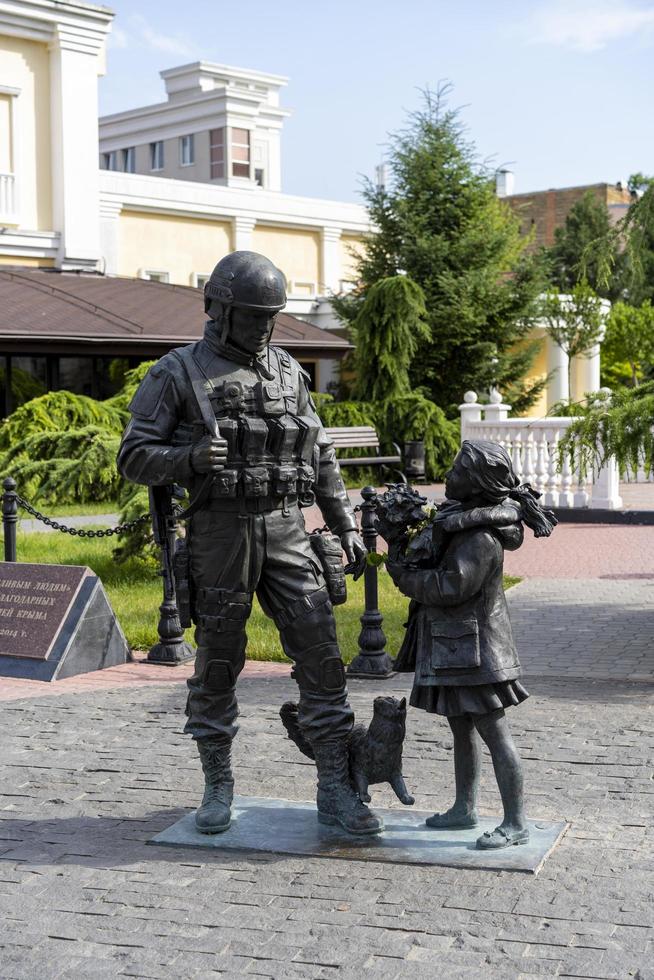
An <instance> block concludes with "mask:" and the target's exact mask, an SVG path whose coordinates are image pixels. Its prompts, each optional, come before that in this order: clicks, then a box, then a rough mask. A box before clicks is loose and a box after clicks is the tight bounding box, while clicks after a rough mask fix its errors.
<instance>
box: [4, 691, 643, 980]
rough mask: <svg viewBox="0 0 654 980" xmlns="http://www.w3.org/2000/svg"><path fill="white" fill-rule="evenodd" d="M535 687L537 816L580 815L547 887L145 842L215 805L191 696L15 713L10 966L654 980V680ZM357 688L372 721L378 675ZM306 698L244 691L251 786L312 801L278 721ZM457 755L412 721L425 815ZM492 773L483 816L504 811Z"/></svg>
mask: <svg viewBox="0 0 654 980" xmlns="http://www.w3.org/2000/svg"><path fill="white" fill-rule="evenodd" d="M409 683H410V678H399V677H396V678H393V679H392V680H391V681H389V682H386V683H385V684H384V687H383V691H384V693H386V694H390V693H395V694H400V693H402V692H406V690H407V689H408V686H409ZM528 684H529V687H530V689H531V691H532V697H531V698H530V700H529V701H527V702H526V703H525V704H524V705H522V706H521V707H520V708H519V709H515V711H514V712H513V713H512V724H513V727H514V731H515V733H516V737H517V742H518V746H519V749H520V751H521V753H522V755H523V757H524V759H525V768H526V785H527V810H528V813H529V814H530V815H532V816H535V817H542V818H561V817H563V818H565V819H567V820H569V821H570V822H571V824H572V826H571V829H570V830H569V832H568V834H567V836H566V837H565V838H564V840H563V842H562V843H561V844H560V846H559V847H558V848H557V850H556V851H555V852H554V854H553V856H552V857H551V858H550V859H549V860H548V861H547V862H546V864H545V866H544V868H543V870H542V871H541V873H540V874H539V876H538V877H536V878H534V877H533V876H529V875H523V874H515V873H509V872H500V873H497V872H495V873H494V872H473V871H455V870H451V869H446V868H424V869H423V868H416V867H407V866H392V865H386V864H363V863H356V862H343V861H332V860H324V859H323V860H320V859H309V860H307V859H299V858H288V857H284V858H281V857H277V856H275V855H264V854H243V855H241V854H235V853H233V852H232V853H229V852H222V853H220V852H219V853H205V852H198V851H196V850H184V849H180V850H172V849H168V848H166V849H164V848H157V847H150V846H146V841H148V840H149V839H150V838H151V837H152V836H153V835H154V834H155V833H157V832H158V831H160V830H161V829H163V828H164V827H166V826H168V825H170V824H171V823H173V822H174V821H175V820H176V819H178V818H179V816H181V814H182V813H183V812H185V810H186V809H187V808H191V807H193V806H195V805H197V801H198V799H199V797H200V795H201V776H200V772H199V766H198V764H197V760H196V758H195V756H194V752H193V747H192V745H191V743H190V742H189V741H188V740H187V739H185V738H184V737H183V736H182V735H181V734H180V731H181V722H182V709H183V703H184V694H185V692H184V687H183V685H182V684H181V683H176V684H168V685H165V686H164V685H152V684H150V685H145V684H141V685H140V686H138V687H132V688H128V687H123V688H121V689H119V690H109V691H101V690H98V691H95V692H93V695H92V696H91V695H90V693H87V694H86V695H85V696H80V694H79V693H77V692H73V693H65V694H64V693H62V694H59V695H57V694H53V695H51V696H49V697H42V698H39V699H35V700H33V699H24V700H17V701H12V702H6V703H4V704H3V711H2V716H1V721H0V728H1V731H0V738H1V740H2V746H3V753H2V769H3V771H2V782H1V784H0V785H1V787H2V797H1V803H0V806H1V809H0V819H1V823H0V903H1V907H2V912H3V921H2V925H0V976H1V977H2V978H3V980H14V978H21V980H22V978H25V980H32V978H35V977H38V978H51V977H52V978H54V977H68V978H86V977H93V978H95V977H118V976H134V977H176V978H185V977H196V976H197V977H210V976H216V975H219V974H221V973H222V974H223V975H226V976H240V975H247V976H258V977H276V978H277V977H279V978H282V977H283V978H285V977H310V978H322V977H353V976H355V975H358V974H363V975H365V976H371V977H405V976H406V977H433V976H441V977H473V976H474V977H483V978H486V977H491V978H495V977H497V978H500V977H501V978H507V977H536V976H538V977H552V976H561V977H597V978H622V977H638V978H640V980H645V978H648V977H653V976H654V970H653V968H652V962H653V958H652V951H653V943H652V939H653V937H654V932H653V931H652V903H651V891H652V887H651V886H652V878H651V869H652V850H651V844H652V830H651V813H652V799H653V793H652V780H651V763H652V748H653V743H654V738H653V735H654V732H653V726H652V714H651V699H650V698H649V690H648V688H647V687H646V686H645V685H642V684H629V683H624V682H619V681H615V682H605V681H597V680H583V679H574V678H573V679H563V680H561V679H558V678H538V677H534V678H529V679H528ZM350 686H351V697H352V702H353V705H354V707H355V710H356V711H357V714H358V716H359V717H360V718H361V719H365V718H367V717H369V715H370V705H371V701H372V698H373V697H374V696H375V695H376V694H377V693H378V692H379V690H380V687H379V685H378V684H373V683H371V682H366V681H352V682H351V685H350ZM293 693H294V687H293V684H292V682H291V681H290V680H289V679H288V677H287V676H279V675H274V674H271V675H269V676H266V675H265V674H263V673H262V674H260V675H257V676H251V677H246V678H245V679H242V680H241V683H240V699H241V706H242V717H241V732H240V734H239V736H238V738H237V740H236V743H235V761H236V772H237V791H238V792H240V793H243V794H253V795H256V794H258V795H261V794H263V795H267V796H286V797H288V798H291V799H297V800H307V799H311V798H312V796H313V784H314V771H313V767H312V766H311V764H309V763H308V762H307V761H306V760H304V759H303V757H301V756H300V755H299V754H298V753H297V750H296V749H295V747H294V746H293V745H292V744H291V743H290V742H287V741H285V740H284V738H283V737H282V731H281V726H280V722H279V719H278V717H277V708H278V706H279V705H280V704H281V703H282V701H283V700H285V699H286V698H287V697H289V696H293ZM451 764H452V763H451V743H450V737H449V729H448V728H447V726H446V724H445V723H444V722H443V721H442V720H441V721H439V720H436V719H434V718H430V717H429V716H426V715H424V714H422V713H421V712H418V711H411V712H410V715H409V734H408V739H407V745H406V749H405V761H404V770H405V773H406V778H407V783H408V785H409V786H410V788H411V789H412V791H414V792H415V794H416V805H417V806H418V807H424V808H428V809H430V808H434V809H436V808H442V807H443V806H445V805H447V804H448V803H449V801H450V794H451V785H452V773H451ZM489 770H490V764H489V760H488V759H485V767H484V779H483V782H482V789H481V793H482V797H481V804H482V806H481V809H482V811H483V812H487V813H497V812H498V805H499V804H498V798H497V793H496V790H495V788H494V785H493V779H492V774H491V772H490V771H489ZM375 801H376V802H377V803H378V804H379V805H380V806H386V805H394V800H393V798H392V797H391V795H390V793H389V792H388V791H386V790H383V791H380V792H377V793H376V794H375Z"/></svg>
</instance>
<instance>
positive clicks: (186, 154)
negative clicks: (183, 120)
mask: <svg viewBox="0 0 654 980" xmlns="http://www.w3.org/2000/svg"><path fill="white" fill-rule="evenodd" d="M194 144H195V141H194V139H193V134H192V133H191V135H190V136H180V138H179V162H180V165H181V166H182V167H190V166H192V165H193V164H194V163H195V145H194Z"/></svg>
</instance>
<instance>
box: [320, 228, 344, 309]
mask: <svg viewBox="0 0 654 980" xmlns="http://www.w3.org/2000/svg"><path fill="white" fill-rule="evenodd" d="M341 234H342V232H341V229H340V228H332V227H325V228H323V229H322V232H321V235H320V251H321V263H320V283H319V284H318V291H319V293H321V294H322V295H323V296H326V295H329V293H339V292H340V291H341Z"/></svg>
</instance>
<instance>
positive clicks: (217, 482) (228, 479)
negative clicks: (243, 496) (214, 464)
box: [211, 470, 238, 497]
mask: <svg viewBox="0 0 654 980" xmlns="http://www.w3.org/2000/svg"><path fill="white" fill-rule="evenodd" d="M237 493H238V470H221V471H220V473H216V475H215V477H214V479H213V486H212V489H211V496H212V497H236V495H237Z"/></svg>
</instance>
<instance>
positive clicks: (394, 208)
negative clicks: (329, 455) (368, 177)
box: [335, 86, 544, 415]
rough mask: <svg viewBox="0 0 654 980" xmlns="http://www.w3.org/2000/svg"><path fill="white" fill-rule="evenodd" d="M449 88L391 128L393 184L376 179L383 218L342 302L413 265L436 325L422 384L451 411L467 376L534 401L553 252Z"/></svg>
mask: <svg viewBox="0 0 654 980" xmlns="http://www.w3.org/2000/svg"><path fill="white" fill-rule="evenodd" d="M448 94H449V86H442V87H440V88H439V90H438V91H437V92H435V93H434V92H430V91H427V92H425V93H424V96H423V105H422V108H421V109H420V110H419V111H417V112H415V113H414V114H412V115H411V116H410V117H409V121H408V125H407V127H406V128H405V129H404V130H403V131H401V132H399V133H397V134H395V135H394V136H392V137H391V141H390V148H389V161H388V166H389V170H390V173H391V175H392V182H391V185H390V186H389V187H386V188H384V187H376V186H375V185H373V184H372V183H371V182H370V181H368V182H366V184H365V187H364V197H365V200H366V203H367V206H368V211H369V214H370V218H371V221H372V224H373V226H374V228H375V230H374V232H373V233H371V234H370V236H369V237H368V238H367V240H366V249H365V252H364V253H363V254H362V255H361V256H360V257H359V258H358V260H357V274H358V283H357V287H356V289H355V290H354V291H353V293H351V294H350V295H348V296H345V297H342V298H341V299H340V300H337V301H336V303H335V306H336V310H337V313H338V314H339V315H340V316H341V317H342V318H343V319H344V320H345V321H346V322H349V323H352V322H354V320H355V319H356V317H357V314H358V313H359V311H360V309H361V306H362V304H363V302H364V300H365V297H366V295H367V293H368V292H369V290H370V289H371V287H372V286H374V285H375V283H377V282H378V281H379V280H380V279H384V278H386V277H389V276H395V275H396V274H397V273H398V272H399V271H404V272H405V273H406V274H407V276H408V277H409V278H410V279H412V280H413V281H414V282H415V283H417V284H418V285H419V286H420V287H421V289H422V291H423V293H424V296H425V305H426V322H427V325H428V328H429V335H428V336H427V337H422V336H421V337H419V338H418V342H417V345H416V350H415V354H414V355H413V357H412V360H411V367H410V370H409V377H410V382H411V385H412V387H424V388H425V390H426V392H427V394H428V397H429V398H430V399H431V400H432V401H434V402H435V403H436V404H437V405H439V406H441V407H444V408H446V410H447V411H448V413H449V414H451V415H454V414H455V413H456V406H457V405H458V403H459V402H460V401H461V398H462V396H463V393H464V391H465V390H466V389H467V388H471V387H472V388H478V389H483V388H485V387H487V386H489V385H490V384H493V383H495V384H497V385H498V386H499V387H500V388H502V389H503V391H504V393H505V396H506V397H509V394H510V396H511V399H512V401H513V404H514V407H516V408H518V409H524V408H525V407H526V406H527V404H529V403H530V402H531V401H533V400H534V399H535V398H536V397H537V395H538V394H539V392H540V390H542V388H543V385H544V382H542V381H541V382H533V383H530V382H525V381H524V380H523V378H524V376H525V374H526V373H527V372H528V368H529V366H530V364H531V362H532V361H533V358H534V355H535V352H536V349H537V346H538V345H537V344H536V345H535V344H531V343H524V341H525V339H526V338H527V335H528V333H529V331H530V320H531V317H532V316H533V315H534V313H535V306H536V300H537V298H538V295H539V293H540V292H541V289H542V287H543V284H544V278H543V262H542V260H540V259H539V257H538V256H529V255H527V254H526V253H525V250H526V247H527V244H528V241H527V240H526V239H524V238H522V237H521V235H520V224H519V220H518V219H517V218H516V217H515V216H514V215H513V214H512V212H511V211H510V209H509V207H508V205H507V204H506V203H505V202H502V201H501V200H499V199H498V198H497V197H496V194H495V188H494V181H493V175H492V173H491V172H490V171H489V169H488V168H487V167H485V166H483V165H481V164H480V163H479V162H478V160H477V158H476V155H475V150H474V147H473V145H472V144H471V143H470V142H469V141H468V140H467V138H466V136H465V133H464V130H463V126H462V124H461V122H460V119H459V114H458V112H457V111H456V110H453V109H450V108H448V106H447V96H448ZM521 342H522V343H521Z"/></svg>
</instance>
